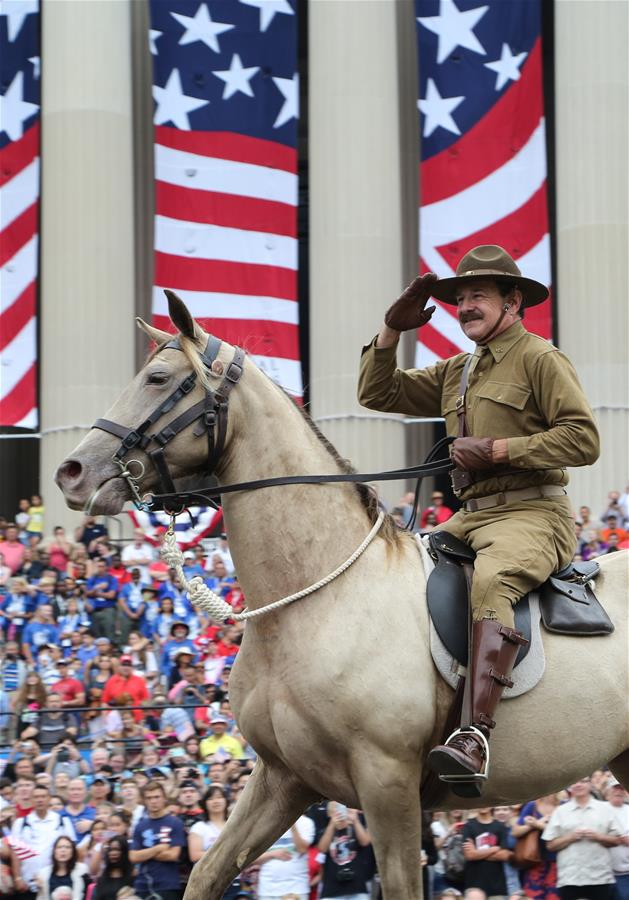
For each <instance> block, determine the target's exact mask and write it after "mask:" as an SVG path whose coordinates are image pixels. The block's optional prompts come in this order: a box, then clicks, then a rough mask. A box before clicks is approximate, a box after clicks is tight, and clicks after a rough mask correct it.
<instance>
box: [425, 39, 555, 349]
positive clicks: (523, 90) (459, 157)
mask: <svg viewBox="0 0 629 900" xmlns="http://www.w3.org/2000/svg"><path fill="white" fill-rule="evenodd" d="M420 179H421V199H422V205H421V207H420V210H419V226H420V230H419V233H420V242H419V246H420V271H421V272H427V271H431V272H436V274H437V275H439V276H440V277H441V278H446V277H449V276H451V275H453V274H454V272H455V270H456V266H457V263H458V262H459V260H460V259H461V257H462V256H463V255H464V254H465V253H466V252H467V251H468V250H470V249H471V248H472V247H475V246H478V245H479V244H499V245H500V246H501V247H504V248H505V249H506V250H507V251H508V252H509V253H510V254H511V255H512V256H513V258H514V259H515V260H516V261H517V263H518V266H519V267H520V269H521V271H522V274H523V275H525V276H527V277H529V278H534V279H536V280H537V281H541V282H542V283H543V284H546V285H549V284H550V282H551V257H550V238H549V220H548V206H547V193H546V192H547V181H546V179H547V163H546V134H545V121H544V108H543V92H542V60H541V41H540V40H539V39H538V40H537V42H536V43H535V45H534V46H533V48H532V50H531V52H530V54H529V57H528V59H527V60H526V62H525V64H524V66H523V67H522V72H521V78H520V79H519V80H518V81H515V82H514V83H513V84H512V85H511V87H510V88H509V89H508V90H507V91H505V93H504V94H503V96H502V97H501V98H500V100H499V101H498V102H497V103H496V104H495V106H494V107H493V108H492V109H491V110H490V111H489V112H488V113H487V115H486V116H484V117H483V118H482V119H481V120H480V121H479V122H478V123H477V124H476V125H475V126H474V127H473V128H471V129H470V130H469V131H468V132H467V133H466V134H464V135H463V136H462V137H461V138H460V139H459V140H458V141H457V142H456V143H455V144H454V145H453V147H449V148H447V149H446V150H444V151H443V152H441V153H438V154H437V155H436V156H433V157H431V158H430V159H428V160H426V161H425V162H423V163H422V165H421V167H420ZM433 302H435V305H436V307H437V309H436V311H435V313H434V315H433V317H432V319H431V321H430V323H429V324H428V325H425V326H423V327H422V329H421V332H420V333H419V341H418V344H417V358H416V364H417V366H427V365H430V364H431V363H433V362H435V361H436V360H438V359H445V358H447V357H449V356H453V355H455V354H457V353H460V352H461V351H470V350H473V344H472V343H471V342H470V341H468V339H467V338H466V337H465V335H464V334H463V332H462V331H461V329H460V327H459V324H458V320H457V318H456V311H455V309H454V307H452V306H448V305H447V304H443V303H439V301H433ZM526 326H527V329H528V330H529V331H533V332H535V333H536V334H540V335H541V336H542V337H545V338H549V339H550V337H551V336H552V312H551V304H550V303H544V304H542V305H541V306H538V307H533V308H532V309H530V310H527V313H526Z"/></svg>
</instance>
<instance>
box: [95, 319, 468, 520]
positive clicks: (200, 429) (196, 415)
mask: <svg viewBox="0 0 629 900" xmlns="http://www.w3.org/2000/svg"><path fill="white" fill-rule="evenodd" d="M221 344H222V341H220V340H219V339H218V338H215V337H214V336H213V335H210V336H209V338H208V342H207V345H206V347H205V350H203V352H200V353H199V357H200V360H201V362H202V363H203V365H204V366H205V367H206V369H208V370H209V371H212V372H216V366H214V365H213V364H214V362H215V361H216V358H217V356H218V353H219V350H220V348H221ZM167 349H172V350H181V349H182V348H181V346H180V343H179V337H175V338H173V339H172V340H170V341H168V343H166V344H163V345H162V346H161V347H160V348H159V351H158V352H160V351H161V350H167ZM182 352H183V351H182ZM244 362H245V352H244V350H242V349H241V348H240V347H236V348H235V349H234V356H233V358H232V360H231V362H230V363H229V365H228V366H227V369H226V370H225V373H224V378H223V379H222V381H221V383H220V384H219V386H218V388H217V389H216V390H215V391H213V390H211V389H210V388H206V390H205V396H204V398H203V399H202V400H200V401H199V402H198V403H195V404H193V406H191V407H190V408H189V409H187V410H185V412H183V413H181V414H180V415H179V416H177V417H176V418H175V419H173V420H172V421H171V422H169V423H168V425H165V426H164V427H163V428H162V429H160V430H159V431H156V432H154V433H150V431H149V429H151V428H152V427H153V425H155V423H156V422H158V421H159V419H161V417H162V416H163V415H165V414H166V413H168V412H170V410H171V409H173V408H174V407H175V406H176V405H177V404H178V403H179V401H180V400H182V399H183V398H184V397H185V396H186V395H187V394H189V393H190V391H191V390H192V389H193V388H194V385H195V383H196V380H197V375H196V372H194V371H193V372H191V373H190V374H189V375H187V376H186V377H185V378H184V379H183V381H182V382H181V384H180V385H179V387H177V388H176V390H175V391H173V393H172V394H171V395H170V396H169V397H167V398H166V399H165V400H164V401H163V402H162V403H160V405H159V406H158V407H156V408H155V409H154V410H153V412H152V413H151V414H150V415H149V416H148V417H147V418H146V419H145V420H144V421H143V422H142V423H141V424H140V425H137V426H136V427H135V428H127V427H126V426H124V425H119V424H118V423H117V422H111V421H110V420H109V419H97V420H96V421H95V422H94V424H93V425H92V428H99V429H100V430H101V431H106V432H107V433H108V434H113V435H114V436H115V437H119V438H120V439H121V443H120V446H119V447H118V449H117V450H116V452H115V453H114V455H113V460H114V462H115V463H116V464H117V465H118V466H119V467H120V474H119V475H118V476H117V477H119V478H124V479H125V480H126V481H127V484H128V485H129V489H130V491H131V495H132V498H133V504H134V505H135V507H136V508H137V509H139V510H142V511H144V512H149V511H156V510H160V509H162V510H164V511H165V512H167V513H169V514H170V515H171V516H173V517H174V516H176V515H179V513H181V512H183V511H184V510H185V509H187V508H188V507H190V506H202V505H210V506H214V507H217V503H216V499H217V498H220V497H221V496H222V495H223V494H231V493H235V492H237V491H254V490H260V489H261V488H267V487H275V486H278V485H285V484H333V483H339V482H358V483H364V482H369V481H399V480H401V479H404V478H417V479H418V481H417V487H416V489H415V501H414V509H415V511H416V510H417V505H418V501H419V489H420V486H421V481H422V479H423V478H425V477H426V476H428V475H438V474H439V473H441V472H447V471H449V470H450V469H452V468H453V466H454V463H453V462H452V460H451V459H450V457H447V458H445V459H435V457H436V455H437V453H438V452H439V451H440V450H441V449H442V447H444V446H446V445H448V444H449V443H451V442H452V440H453V438H451V437H445V438H442V439H441V440H439V441H437V443H436V444H435V445H434V447H433V448H432V450H431V451H430V453H429V454H428V456H427V457H426V460H425V462H424V463H423V464H422V465H417V466H407V467H405V468H402V469H392V470H389V471H387V472H368V473H359V472H349V473H347V472H345V473H342V474H331V475H281V476H278V477H276V478H261V479H257V480H256V481H243V482H239V483H237V484H225V485H216V486H212V485H211V486H207V487H206V486H204V487H202V488H200V489H199V490H196V491H177V490H176V489H175V484H174V481H173V478H172V476H171V474H170V470H169V468H168V463H167V461H166V455H165V450H166V447H167V445H168V444H169V443H170V441H172V439H173V438H174V437H176V436H177V435H178V434H180V433H181V432H182V431H183V430H184V429H185V428H187V427H188V426H189V425H192V423H193V422H196V421H197V420H198V419H200V420H201V421H200V422H199V423H198V424H197V426H196V427H195V429H194V434H195V435H197V436H199V437H200V436H202V435H203V434H204V433H205V434H206V435H207V441H208V461H207V471H206V474H207V475H208V476H210V477H211V476H213V475H214V472H215V470H216V466H217V464H218V461H219V460H220V458H221V455H222V453H223V449H224V447H225V438H226V434H227V416H228V407H229V395H230V393H231V391H232V390H233V388H234V387H235V386H236V385H237V384H238V382H239V381H240V379H241V377H242V374H243V371H244ZM217 374H218V373H217ZM151 444H156V445H157V446H156V448H155V449H154V450H150V451H149V450H147V448H148V447H150V445H151ZM135 447H139V448H140V449H141V450H144V451H145V452H147V453H148V456H149V458H150V459H151V461H152V462H153V465H154V466H155V468H156V470H157V473H158V475H159V479H160V484H161V487H162V490H163V493H161V494H148V495H146V496H145V497H142V496H141V495H140V481H141V479H142V476H143V475H144V471H145V469H144V465H143V463H142V462H141V461H140V460H139V459H130V460H128V461H127V462H126V463H125V462H124V458H125V456H126V455H127V453H128V452H129V451H130V450H133V449H134V448H135ZM131 466H135V467H137V470H136V471H135V472H134V471H133V470H132V469H131ZM103 487H104V484H102V485H100V487H98V488H97V489H96V491H95V492H94V493H93V494H92V496H91V497H90V499H89V501H88V504H87V512H88V513H89V512H90V510H91V508H92V506H93V504H94V501H95V499H96V497H97V495H98V493H99V492H100V490H101V489H102V488H103ZM415 514H416V513H415ZM413 521H414V516H413V519H412V520H411V522H410V523H409V525H410V527H411V528H412V523H413ZM407 527H409V526H407Z"/></svg>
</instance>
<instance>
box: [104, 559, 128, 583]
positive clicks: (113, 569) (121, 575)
mask: <svg viewBox="0 0 629 900" xmlns="http://www.w3.org/2000/svg"><path fill="white" fill-rule="evenodd" d="M107 571H108V573H109V574H110V575H113V576H114V578H115V579H116V580H117V582H118V584H119V585H120V586H121V587H122V585H123V584H128V583H129V582H130V581H131V572H130V571H129V570H128V569H127V568H126V567H125V566H123V565H122V563H121V562H120V554H118V553H114V555H113V556H112V558H111V565H110V566H109V568H108V569H107Z"/></svg>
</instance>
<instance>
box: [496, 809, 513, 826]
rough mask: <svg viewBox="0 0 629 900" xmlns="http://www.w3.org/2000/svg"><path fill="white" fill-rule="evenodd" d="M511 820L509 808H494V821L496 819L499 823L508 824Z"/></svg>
mask: <svg viewBox="0 0 629 900" xmlns="http://www.w3.org/2000/svg"><path fill="white" fill-rule="evenodd" d="M510 818H511V807H510V806H494V819H497V820H498V821H499V822H503V823H504V822H508V821H509V819H510Z"/></svg>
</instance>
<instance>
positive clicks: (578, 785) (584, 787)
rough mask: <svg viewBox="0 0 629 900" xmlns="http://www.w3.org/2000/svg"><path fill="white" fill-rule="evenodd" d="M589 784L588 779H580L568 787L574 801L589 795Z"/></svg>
mask: <svg viewBox="0 0 629 900" xmlns="http://www.w3.org/2000/svg"><path fill="white" fill-rule="evenodd" d="M590 789H591V783H590V779H589V778H581V779H580V780H579V781H575V783H574V784H571V785H570V794H571V795H572V796H573V797H574V798H575V799H577V800H578V799H581V798H583V797H588V796H589V794H590Z"/></svg>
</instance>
